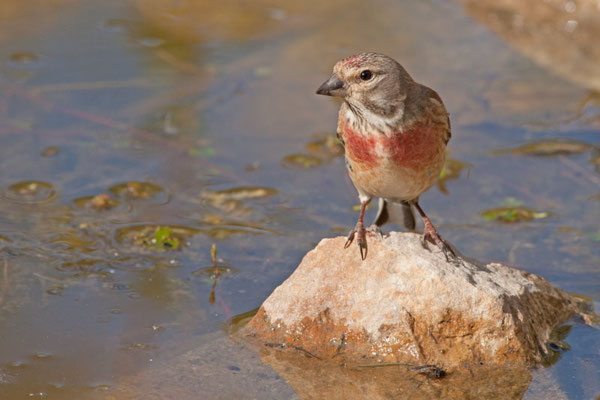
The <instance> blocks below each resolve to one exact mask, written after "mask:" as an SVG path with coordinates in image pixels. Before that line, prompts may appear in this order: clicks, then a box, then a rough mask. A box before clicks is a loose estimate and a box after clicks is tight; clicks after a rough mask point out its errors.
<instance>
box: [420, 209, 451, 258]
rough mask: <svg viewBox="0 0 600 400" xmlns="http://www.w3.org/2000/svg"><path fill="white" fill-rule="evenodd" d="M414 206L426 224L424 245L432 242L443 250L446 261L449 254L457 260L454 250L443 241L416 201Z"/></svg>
mask: <svg viewBox="0 0 600 400" xmlns="http://www.w3.org/2000/svg"><path fill="white" fill-rule="evenodd" d="M414 205H415V208H416V209H417V211H418V212H419V215H421V218H423V223H424V224H425V228H424V229H423V243H424V244H427V242H431V243H433V244H435V245H436V246H437V247H439V248H440V250H442V252H443V253H444V255H445V256H446V259H448V253H450V254H452V256H454V257H455V258H456V254H455V253H454V251H453V250H452V248H450V246H449V245H448V243H446V242H445V241H444V239H442V238H441V237H440V235H439V234H438V233H437V230H436V229H435V226H433V224H432V223H431V220H430V219H429V217H428V216H427V214H425V211H423V209H422V208H421V206H420V205H419V202H418V201H415V203H414Z"/></svg>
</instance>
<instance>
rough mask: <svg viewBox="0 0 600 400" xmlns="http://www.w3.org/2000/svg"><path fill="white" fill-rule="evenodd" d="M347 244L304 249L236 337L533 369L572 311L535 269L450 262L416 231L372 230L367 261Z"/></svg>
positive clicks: (354, 355)
mask: <svg viewBox="0 0 600 400" xmlns="http://www.w3.org/2000/svg"><path fill="white" fill-rule="evenodd" d="M345 240H346V239H345V238H343V237H337V238H333V239H324V240H322V241H321V243H319V245H318V246H317V247H316V248H315V249H313V250H312V251H310V252H309V253H308V254H307V255H306V256H305V257H304V259H303V260H302V262H301V264H300V266H299V267H298V268H297V269H296V271H294V273H293V274H292V275H291V276H290V277H289V278H288V279H287V280H286V281H285V282H284V283H283V284H281V285H280V286H279V287H278V288H276V289H275V291H274V292H273V293H272V294H271V296H269V298H268V299H267V300H266V301H265V302H264V303H263V305H262V306H261V307H260V309H259V311H258V313H257V314H256V316H255V317H254V318H253V319H252V320H251V321H250V322H249V324H248V325H247V326H246V327H245V328H244V329H243V330H242V331H241V334H242V336H243V337H245V338H246V339H247V340H249V341H253V342H256V343H259V344H265V345H267V346H270V347H275V346H277V347H278V348H279V347H285V348H290V349H294V350H295V351H300V352H302V353H304V354H306V355H309V356H311V357H313V358H318V359H324V360H333V361H336V362H345V363H364V362H388V363H389V362H404V363H409V364H411V365H412V364H414V365H423V364H435V365H438V366H442V367H443V368H450V369H452V368H453V367H459V366H472V365H503V364H520V365H533V364H535V363H537V362H539V361H540V360H541V359H542V357H543V356H544V355H545V354H546V352H547V347H546V346H547V343H546V342H547V340H548V337H549V334H550V332H551V330H552V329H553V328H554V327H555V326H556V325H557V324H559V323H560V322H562V321H564V320H566V319H567V318H569V317H570V316H572V315H573V314H574V313H576V312H577V305H576V303H575V301H574V300H573V299H572V298H571V297H570V296H569V295H568V294H566V293H565V292H563V291H561V290H559V289H556V288H554V287H553V286H552V285H550V283H548V281H546V280H545V279H543V278H541V277H539V276H537V275H534V274H530V273H527V272H524V271H520V270H517V269H514V268H510V267H507V266H504V265H501V264H496V263H492V264H487V265H485V264H483V263H478V262H474V261H467V260H464V259H461V261H458V262H457V261H454V262H452V261H450V262H449V261H447V260H446V258H445V257H444V255H443V254H442V253H441V252H439V251H438V250H437V249H434V250H432V251H429V250H427V249H424V248H423V246H422V244H421V238H420V236H419V235H417V234H414V233H391V234H390V235H388V236H385V237H381V236H370V237H369V239H368V240H369V254H368V257H367V259H366V260H365V261H361V259H360V255H359V253H358V250H357V248H356V246H351V247H350V248H348V249H344V242H345Z"/></svg>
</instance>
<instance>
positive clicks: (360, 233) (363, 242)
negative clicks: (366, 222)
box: [344, 221, 367, 260]
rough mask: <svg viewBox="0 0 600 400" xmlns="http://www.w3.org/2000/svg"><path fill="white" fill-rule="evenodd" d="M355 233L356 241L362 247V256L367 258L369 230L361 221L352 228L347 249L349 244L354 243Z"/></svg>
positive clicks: (345, 246)
mask: <svg viewBox="0 0 600 400" xmlns="http://www.w3.org/2000/svg"><path fill="white" fill-rule="evenodd" d="M355 235H356V243H357V244H358V247H359V249H360V258H361V259H363V260H364V259H365V258H367V231H366V229H365V227H364V226H363V223H362V222H361V221H358V223H357V224H356V226H355V227H354V229H352V230H351V231H350V233H349V234H348V239H347V240H346V244H345V245H344V248H345V249H347V248H348V246H350V244H352V241H353V240H354V236H355Z"/></svg>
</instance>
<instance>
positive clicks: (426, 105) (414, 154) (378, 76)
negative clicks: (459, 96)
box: [317, 53, 454, 260]
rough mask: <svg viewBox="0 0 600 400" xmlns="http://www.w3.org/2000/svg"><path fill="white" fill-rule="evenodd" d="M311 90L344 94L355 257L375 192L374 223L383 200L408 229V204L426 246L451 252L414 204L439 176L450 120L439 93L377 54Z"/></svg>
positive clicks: (384, 212) (384, 215) (341, 121)
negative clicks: (355, 205) (354, 193)
mask: <svg viewBox="0 0 600 400" xmlns="http://www.w3.org/2000/svg"><path fill="white" fill-rule="evenodd" d="M317 94H323V95H327V96H338V97H342V98H343V99H344V103H343V104H342V107H341V108H340V112H339V116H338V126H337V134H338V138H339V139H340V141H341V142H342V144H343V146H344V149H345V157H346V167H347V169H348V174H349V175H350V178H351V179H352V182H353V183H354V186H355V187H356V189H357V190H358V197H359V199H360V202H361V209H360V215H359V217H358V222H357V223H356V226H355V227H354V229H352V230H351V231H350V234H349V235H348V240H347V241H346V245H345V247H348V246H349V245H350V244H351V243H352V241H353V240H354V237H355V236H357V243H358V246H359V248H360V254H361V258H362V259H363V260H364V259H365V258H366V256H367V237H366V230H365V228H364V225H363V218H364V214H365V209H366V207H367V205H368V204H369V202H370V201H371V198H373V197H379V198H380V199H381V200H380V210H379V213H378V216H377V218H376V220H375V224H376V225H377V226H379V225H382V224H383V223H385V222H386V221H387V219H388V215H389V210H388V207H389V206H388V204H389V205H390V206H392V207H393V206H394V205H396V206H400V207H401V210H402V215H403V218H404V225H405V226H406V227H407V228H408V229H414V227H415V220H414V214H413V209H412V207H413V206H414V207H415V208H416V209H417V211H418V212H419V214H420V215H421V217H422V218H423V222H424V224H425V228H424V236H423V237H424V243H426V241H429V242H431V243H433V244H435V245H437V246H438V247H439V248H440V249H442V251H443V252H444V254H445V255H446V256H447V253H448V252H449V253H451V254H452V255H454V252H453V251H452V249H451V248H450V247H449V246H448V245H447V244H446V242H444V240H443V239H442V238H441V237H440V235H439V234H438V233H437V231H436V229H435V227H434V226H433V224H432V223H431V221H430V220H429V218H428V217H427V215H426V214H425V212H424V211H423V209H422V208H421V206H420V205H419V196H420V195H421V194H422V193H424V192H425V191H427V190H428V189H429V188H430V187H431V186H432V185H433V184H434V183H435V182H436V180H437V178H438V177H439V175H440V172H441V170H442V167H443V166H444V161H445V157H446V144H447V143H448V141H449V140H450V119H449V117H448V113H447V112H446V108H445V107H444V103H443V102H442V99H441V98H440V96H439V95H438V94H437V93H436V92H435V91H434V90H432V89H430V88H428V87H427V86H424V85H421V84H419V83H417V82H415V81H414V80H413V79H412V78H411V76H410V75H409V74H408V72H406V70H405V69H404V68H403V67H402V66H401V65H400V64H399V63H398V62H396V61H395V60H393V59H392V58H390V57H388V56H385V55H383V54H377V53H362V54H357V55H354V56H351V57H348V58H344V59H343V60H341V61H339V62H338V63H337V64H335V66H334V67H333V75H331V77H330V78H329V79H328V80H327V81H326V82H325V83H323V84H322V85H321V87H319V89H318V90H317ZM390 208H391V207H390Z"/></svg>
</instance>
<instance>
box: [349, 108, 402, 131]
mask: <svg viewBox="0 0 600 400" xmlns="http://www.w3.org/2000/svg"><path fill="white" fill-rule="evenodd" d="M352 107H354V108H355V109H356V111H357V113H358V114H360V115H357V114H355V112H354V111H353V110H352V108H351V107H350V106H349V105H346V107H345V108H346V110H345V112H344V117H345V118H346V121H348V124H349V125H350V126H351V127H352V129H353V130H354V131H356V132H359V133H361V134H375V133H380V134H383V135H386V136H390V135H392V134H394V133H397V132H401V131H402V130H403V126H402V123H401V121H402V117H403V116H404V107H398V111H397V112H396V114H394V115H392V116H389V117H385V116H382V115H379V114H375V113H373V112H372V111H370V110H368V109H367V108H365V107H363V106H362V105H361V104H352Z"/></svg>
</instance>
